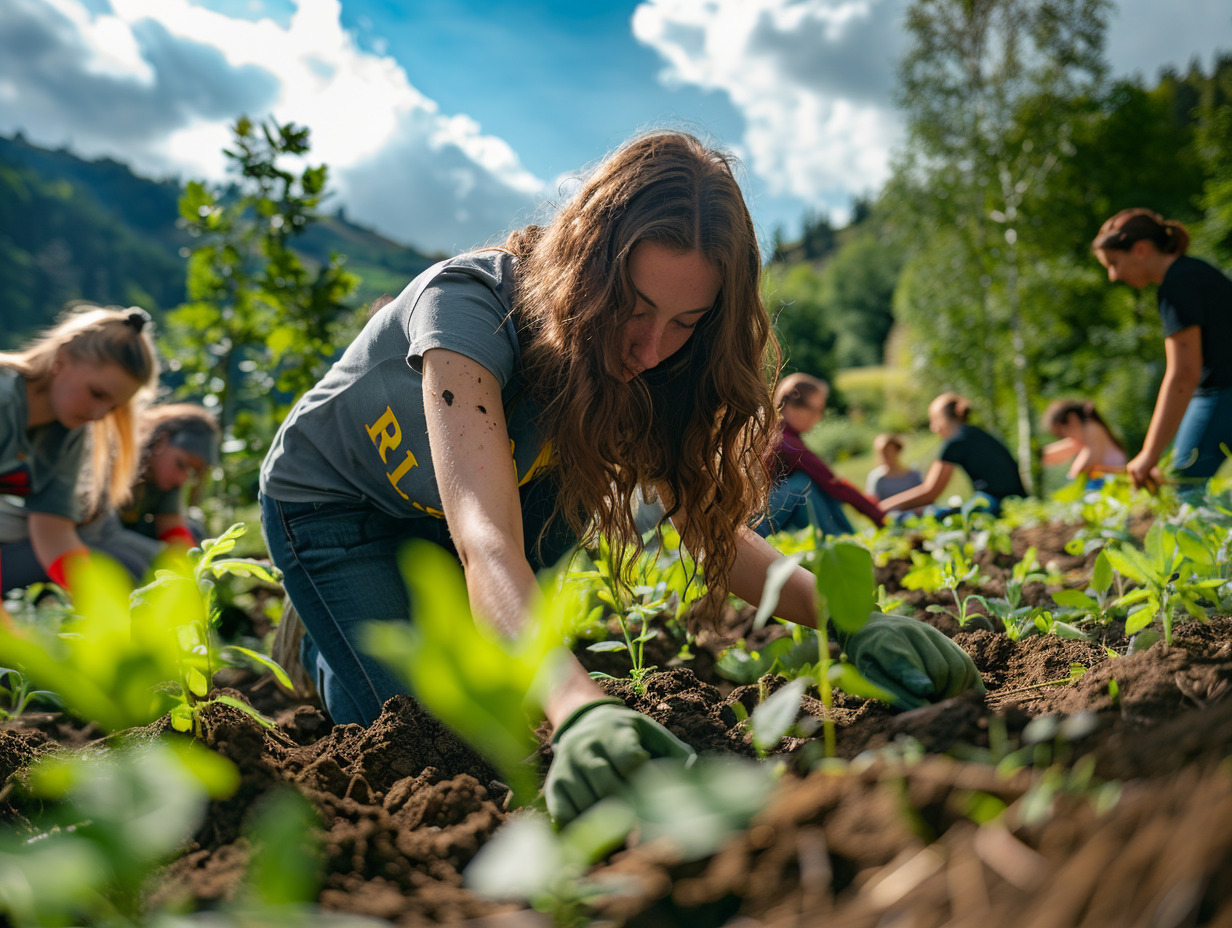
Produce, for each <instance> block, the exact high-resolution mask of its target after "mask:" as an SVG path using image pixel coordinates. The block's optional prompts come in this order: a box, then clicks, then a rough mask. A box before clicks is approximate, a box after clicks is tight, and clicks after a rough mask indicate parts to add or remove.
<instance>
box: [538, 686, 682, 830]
mask: <svg viewBox="0 0 1232 928" xmlns="http://www.w3.org/2000/svg"><path fill="white" fill-rule="evenodd" d="M552 750H553V752H554V754H555V757H554V759H553V760H552V766H551V767H550V768H549V769H548V778H547V782H546V783H545V784H544V786H543V792H544V798H545V799H547V804H548V813H549V814H550V815H551V816H552V818H553V819H554V820H555V821H556V823H557V824H558V825H565V824H567V823H569V822H570V821H572V820H573V819H575V818H576V817H577V816H579V815H580V814H581V813H583V812H584V811H586V810H587V809H589V808H590V807H591V806H592V805H594V804H595V803H596V802H598V801H599V800H600V799H603V798H604V797H606V796H610V795H612V794H613V793H617V792H619V791H620V790H621V789H622V788H623V787H624V785H625V784H626V782H627V781H628V779H629V777H631V776H632V775H633V773H634V772H635V771H636V770H637V768H639V767H640V766H642V764H644V763H646V761H648V760H650V758H652V757H678V758H682V759H683V760H685V761H686V762H687V763H692V762H693V760H694V759H695V758H696V757H697V754H696V753H694V751H693V749H692V748H691V747H689V746H688V745H687V744H685V743H684V742H683V741H681V740H680V739H679V738H677V737H676V736H675V735H673V734H672V733H671V732H670V731H668V730H667V729H666V728H664V727H663V726H662V725H660V724H659V723H658V722H656V721H655V720H654V719H652V718H650V717H649V716H645V715H642V714H641V713H640V712H635V711H634V710H632V709H630V708H628V707H627V706H626V705H625V704H624V702H623V701H621V700H619V699H615V698H608V699H597V700H595V701H594V702H588V703H586V705H584V706H582V707H581V708H579V709H576V710H575V711H574V712H573V714H572V715H570V716H569V717H568V718H567V719H565V721H564V722H563V723H561V725H560V727H559V728H557V729H556V733H555V734H554V735H553V736H552Z"/></svg>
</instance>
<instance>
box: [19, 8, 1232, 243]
mask: <svg viewBox="0 0 1232 928" xmlns="http://www.w3.org/2000/svg"><path fill="white" fill-rule="evenodd" d="M907 2H908V0H628V2H614V0H589V2H564V0H525V2H519V3H516V4H514V3H505V2H499V0H484V2H479V0H3V2H0V132H2V133H12V132H15V131H18V130H21V131H23V132H25V134H26V136H27V137H28V138H29V139H31V140H32V141H34V142H36V143H40V144H46V145H53V146H59V145H67V146H70V147H71V148H73V149H74V150H76V151H78V152H80V153H82V154H84V155H87V156H101V155H108V156H112V157H115V158H118V159H121V160H124V161H127V162H129V163H130V164H133V165H134V166H135V168H137V169H138V170H139V171H141V172H142V173H146V174H149V175H152V176H157V177H162V176H171V175H175V176H180V177H185V178H187V177H198V178H206V179H219V178H220V177H221V176H222V170H223V166H224V160H223V158H222V155H221V149H222V146H223V145H224V144H225V143H226V141H227V137H228V133H227V126H228V125H229V124H230V123H231V122H233V121H234V119H235V117H236V116H238V115H239V114H240V113H244V112H246V113H248V114H249V115H252V116H254V117H260V116H263V115H265V114H268V113H273V114H274V115H275V116H276V117H277V118H279V119H280V120H283V121H288V120H290V121H295V122H298V123H301V124H305V125H308V126H309V127H310V128H311V129H312V131H313V137H312V138H313V158H314V160H318V161H321V160H323V161H325V162H326V163H328V164H329V165H330V168H331V179H332V187H333V189H334V190H335V197H334V199H333V201H332V202H333V203H334V204H338V205H344V206H345V207H346V208H347V212H348V214H349V215H350V216H351V217H353V218H355V219H357V220H359V221H362V222H364V223H366V224H369V225H372V226H375V227H376V228H378V229H380V230H381V231H383V232H385V233H386V234H389V235H391V236H392V237H394V238H396V239H398V240H400V241H404V242H407V243H409V244H414V245H417V246H419V247H422V248H425V249H430V250H440V251H454V250H460V249H465V248H468V247H472V246H474V245H477V244H481V243H483V242H486V241H490V240H492V239H494V238H496V237H499V236H500V235H501V234H502V233H503V232H504V231H505V230H507V229H510V228H513V227H516V226H518V225H521V224H522V223H524V222H526V221H528V220H530V219H533V218H536V217H538V216H542V215H543V214H544V213H543V210H544V204H545V203H547V202H550V201H551V200H552V199H553V198H559V196H560V195H561V192H562V191H567V189H568V185H567V183H566V178H567V176H568V175H569V174H570V173H571V172H575V171H576V170H578V169H580V168H582V167H584V166H585V165H587V164H589V163H593V162H594V161H595V160H596V159H598V158H600V157H601V156H602V155H603V154H604V153H605V152H607V151H609V150H611V149H612V148H613V147H615V146H616V145H618V144H619V143H620V142H621V141H622V140H623V139H625V138H627V137H628V136H629V135H630V134H632V133H634V132H636V131H637V130H639V129H643V128H648V127H654V126H663V125H671V126H677V127H684V128H689V129H692V130H693V131H696V132H698V133H699V134H702V135H704V136H706V137H708V138H709V139H711V140H712V141H714V142H716V143H718V144H720V145H722V146H723V147H726V148H729V149H731V150H733V151H734V152H735V153H736V154H737V155H739V156H740V158H741V161H742V164H743V177H742V180H743V183H744V186H745V189H746V193H747V195H748V197H749V202H750V206H751V208H752V211H753V215H754V220H755V221H756V223H757V226H758V228H759V231H760V233H761V235H762V236H763V239H764V240H767V241H768V240H769V238H770V237H771V235H772V234H773V230H774V228H775V227H776V226H782V227H783V228H784V229H785V231H786V232H787V234H788V235H789V236H790V235H791V234H793V233H794V232H795V231H797V230H798V228H799V225H800V220H801V218H802V216H803V215H804V214H805V213H806V211H813V212H816V213H821V214H830V215H832V216H833V217H834V218H835V219H836V220H838V221H841V220H842V218H843V216H844V213H845V211H846V209H847V208H848V206H849V205H850V203H851V200H852V198H853V197H854V196H858V195H861V194H866V193H869V192H871V191H875V190H876V189H877V188H878V187H879V186H880V184H881V183H882V182H883V181H884V179H885V176H886V173H887V171H888V165H889V159H890V157H891V153H892V151H893V150H894V148H895V146H896V145H898V144H899V142H900V139H901V120H900V118H899V115H898V113H897V112H896V111H895V109H894V107H893V104H892V96H891V94H892V88H893V81H894V67H895V60H896V58H897V56H898V55H899V54H900V53H901V51H902V50H903V47H904V45H905V37H904V36H903V34H902V29H901V21H902V17H903V12H904V10H905V9H906V6H907ZM1181 10H1183V13H1181V14H1180V15H1178V11H1181ZM1217 49H1221V50H1228V51H1232V9H1230V8H1229V7H1228V4H1227V0H1183V3H1181V4H1179V5H1178V4H1161V3H1158V0H1119V2H1118V3H1117V4H1116V8H1115V9H1114V10H1113V12H1112V15H1111V23H1110V28H1109V33H1108V58H1109V61H1110V63H1111V64H1112V66H1113V70H1114V72H1116V73H1118V74H1128V73H1132V72H1138V73H1140V74H1144V75H1146V76H1147V77H1148V78H1150V79H1153V78H1154V76H1155V75H1156V73H1157V72H1158V70H1159V68H1160V67H1162V66H1164V65H1168V64H1172V65H1175V66H1178V67H1181V68H1184V67H1185V66H1187V64H1188V63H1189V62H1190V61H1191V60H1193V59H1194V58H1197V59H1198V60H1199V61H1201V62H1202V63H1203V65H1204V66H1207V67H1209V65H1210V63H1211V61H1212V58H1213V54H1214V52H1215V50H1217Z"/></svg>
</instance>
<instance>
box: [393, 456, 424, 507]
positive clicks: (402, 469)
mask: <svg viewBox="0 0 1232 928" xmlns="http://www.w3.org/2000/svg"><path fill="white" fill-rule="evenodd" d="M418 463H419V462H418V461H416V460H415V455H413V454H411V452H409V451H408V452H407V453H406V458H405V459H404V460H403V461H402V463H401V464H399V465H398V469H397V470H396V471H394V472H393V473H392V474H386V475H385V476H386V477H388V478H389V482H390V483H391V484H393V488H394V492H396V493H397V494H398V495H399V496H401V497H402V498H403V499H410V497H409V496H407V495H406V494H405V493H403V492H402V491H401V490H399V489H398V481H399V480H401V479H402V478H403V477H404V476H406V472H407V471H408V470H410V469H411V468H412V467H414V466H415V465H416V464H418Z"/></svg>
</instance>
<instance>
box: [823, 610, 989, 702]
mask: <svg viewBox="0 0 1232 928" xmlns="http://www.w3.org/2000/svg"><path fill="white" fill-rule="evenodd" d="M843 650H844V651H846V652H847V658H848V660H850V661H851V663H852V664H854V665H855V668H856V670H858V671H860V673H861V675H863V677H864V678H865V679H866V680H868V681H869V682H870V683H873V684H876V685H877V686H879V687H881V688H882V689H883V690H886V691H887V692H889V693H890V694H891V695H893V696H894V697H895V702H894V705H895V706H896V707H897V708H900V709H915V708H918V707H919V706H923V705H926V704H927V703H930V702H940V701H941V700H943V699H949V698H950V697H951V696H957V695H958V694H959V693H963V692H965V691H967V690H969V689H973V688H974V689H977V690H979V691H980V692H984V681H983V680H981V679H980V672H979V671H978V670H976V667H975V662H974V661H972V660H971V657H970V655H968V654H967V652H966V651H964V650H963V649H962V648H960V647H959V646H958V645H957V644H955V643H954V642H953V641H951V640H950V639H949V638H947V637H946V636H945V635H943V634H942V633H941V632H939V631H938V630H937V629H935V628H933V627H932V626H931V625H929V624H928V623H926V622H921V621H918V620H917V619H908V618H906V617H904V616H901V615H885V614H883V613H880V612H874V613H873V614H872V615H871V616H869V618H868V623H867V624H866V625H865V626H864V627H863V628H861V629H860V630H859V631H856V632H853V633H852V634H851V636H850V637H849V638H848V639H847V640H846V642H845V643H844V644H843Z"/></svg>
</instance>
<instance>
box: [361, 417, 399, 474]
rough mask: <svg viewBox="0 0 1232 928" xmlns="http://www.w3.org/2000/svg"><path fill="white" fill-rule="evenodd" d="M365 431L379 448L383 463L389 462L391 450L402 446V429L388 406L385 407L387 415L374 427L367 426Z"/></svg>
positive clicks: (375, 423)
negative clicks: (388, 456)
mask: <svg viewBox="0 0 1232 928" xmlns="http://www.w3.org/2000/svg"><path fill="white" fill-rule="evenodd" d="M364 429H365V430H366V431H367V432H368V437H369V438H371V439H372V442H373V444H375V445H376V446H377V448H376V450H377V451H378V452H380V455H381V462H382V463H384V462H386V461H387V460H388V459H387V457H386V455H387V454H388V453H389V451H390V449H391V448H393V449H396V448H397V447H398V445H400V444H402V427H401V426H399V425H398V420H397V418H395V416H394V411H393V410H392V409H390V408H389V407H388V406H386V407H385V413H384V415H382V416H381V418H379V419H377V420H376V422H374V423H373V424H372V425H365V426H364Z"/></svg>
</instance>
